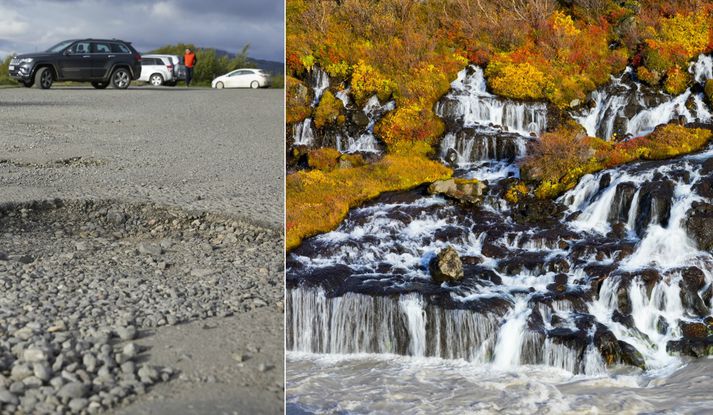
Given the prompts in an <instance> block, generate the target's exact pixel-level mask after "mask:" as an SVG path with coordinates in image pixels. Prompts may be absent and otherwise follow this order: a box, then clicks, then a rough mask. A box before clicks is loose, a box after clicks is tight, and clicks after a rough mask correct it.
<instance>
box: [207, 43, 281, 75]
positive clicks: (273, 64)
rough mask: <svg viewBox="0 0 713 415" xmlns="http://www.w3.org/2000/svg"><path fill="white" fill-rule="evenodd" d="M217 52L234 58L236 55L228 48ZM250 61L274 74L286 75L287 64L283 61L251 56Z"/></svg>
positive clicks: (219, 54) (216, 50) (216, 52)
mask: <svg viewBox="0 0 713 415" xmlns="http://www.w3.org/2000/svg"><path fill="white" fill-rule="evenodd" d="M215 54H216V55H218V57H220V56H227V57H229V58H230V59H233V58H234V57H235V54H234V53H230V52H228V51H227V50H222V49H215ZM248 59H250V61H252V62H253V63H254V64H255V66H257V67H258V68H260V69H262V70H263V71H266V72H269V73H271V74H274V75H284V73H285V64H284V63H282V62H277V61H268V60H264V59H254V58H250V57H248Z"/></svg>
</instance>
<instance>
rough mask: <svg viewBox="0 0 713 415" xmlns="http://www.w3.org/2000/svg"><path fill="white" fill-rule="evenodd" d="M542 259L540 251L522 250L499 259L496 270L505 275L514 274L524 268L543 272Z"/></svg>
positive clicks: (536, 272) (534, 271) (537, 272)
mask: <svg viewBox="0 0 713 415" xmlns="http://www.w3.org/2000/svg"><path fill="white" fill-rule="evenodd" d="M544 261H545V259H544V258H543V256H542V254H541V253H540V252H529V251H522V252H518V253H517V254H516V255H513V256H510V257H507V258H505V259H502V260H500V261H499V262H498V271H499V272H501V273H504V274H507V275H516V274H519V273H521V272H523V271H524V270H529V271H531V272H533V273H535V274H544V273H545V269H544V268H545V267H544Z"/></svg>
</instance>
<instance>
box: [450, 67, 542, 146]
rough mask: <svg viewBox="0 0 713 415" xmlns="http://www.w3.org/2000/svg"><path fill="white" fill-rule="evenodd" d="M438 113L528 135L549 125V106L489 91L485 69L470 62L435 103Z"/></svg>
mask: <svg viewBox="0 0 713 415" xmlns="http://www.w3.org/2000/svg"><path fill="white" fill-rule="evenodd" d="M436 114H437V115H438V116H440V117H442V118H445V119H447V120H453V121H455V122H458V123H459V124H460V125H462V126H463V127H475V126H495V127H500V128H502V129H504V130H506V131H511V132H515V133H518V134H522V135H525V136H529V135H530V134H534V135H540V133H542V132H543V131H544V130H545V128H546V127H547V107H546V105H545V104H543V103H525V102H518V101H513V100H508V99H503V98H500V97H497V96H494V95H492V94H490V93H488V91H487V88H486V82H485V77H484V76H483V70H482V69H481V68H480V67H477V66H472V65H471V66H469V67H468V68H466V69H464V70H462V71H460V72H459V73H458V77H457V78H456V80H455V81H453V82H452V83H451V91H450V92H449V93H448V94H447V95H446V96H445V97H444V98H443V99H442V100H441V101H440V102H439V103H438V104H437V105H436Z"/></svg>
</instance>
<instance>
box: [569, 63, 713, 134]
mask: <svg viewBox="0 0 713 415" xmlns="http://www.w3.org/2000/svg"><path fill="white" fill-rule="evenodd" d="M712 71H713V70H712V69H711V57H710V56H706V55H700V56H699V57H698V60H697V61H696V62H694V63H692V64H691V66H690V68H689V72H690V73H691V74H692V75H693V78H694V80H695V82H696V83H699V84H702V83H704V82H705V81H706V80H707V79H711V78H712V77H713V74H712V73H711V72H712ZM591 101H592V104H591V105H590V106H589V108H587V109H584V110H579V111H575V112H574V113H573V114H572V117H573V118H574V119H575V120H577V121H578V122H579V123H580V124H581V125H582V126H583V127H584V128H585V130H586V131H587V134H588V135H590V136H592V137H600V138H603V139H606V140H609V139H611V138H612V137H614V136H615V134H616V135H617V136H619V137H622V138H624V137H638V136H642V135H646V134H649V133H650V132H652V131H653V130H654V128H656V127H657V126H659V125H661V124H666V123H668V122H670V121H672V120H679V119H680V120H682V121H685V122H686V123H691V122H700V123H708V122H711V120H712V118H711V113H710V110H709V109H708V108H707V106H706V104H705V102H704V98H703V94H702V93H694V92H692V90H691V88H689V89H687V90H686V91H685V92H683V93H682V94H681V95H678V96H670V95H667V94H664V93H662V92H659V91H656V90H653V89H652V88H649V87H646V86H644V85H642V84H641V83H640V82H639V81H638V80H637V79H636V76H635V74H634V70H633V69H632V68H631V67H628V68H627V69H626V70H625V71H624V73H623V74H622V75H621V76H619V77H612V81H611V83H610V84H608V85H607V86H605V87H603V88H600V89H599V90H597V91H594V92H593V93H592V95H591Z"/></svg>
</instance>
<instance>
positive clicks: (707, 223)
mask: <svg viewBox="0 0 713 415" xmlns="http://www.w3.org/2000/svg"><path fill="white" fill-rule="evenodd" d="M687 216H688V219H686V223H685V226H686V230H687V231H688V236H689V237H691V238H692V239H693V240H694V241H695V242H696V245H697V246H698V248H699V249H701V250H705V251H709V252H713V205H711V204H708V203H700V204H695V206H693V207H692V208H691V209H690V210H689V211H688V212H687Z"/></svg>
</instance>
